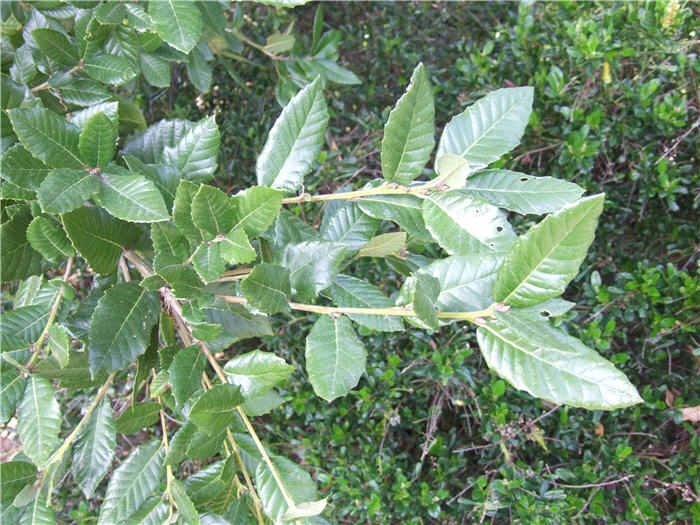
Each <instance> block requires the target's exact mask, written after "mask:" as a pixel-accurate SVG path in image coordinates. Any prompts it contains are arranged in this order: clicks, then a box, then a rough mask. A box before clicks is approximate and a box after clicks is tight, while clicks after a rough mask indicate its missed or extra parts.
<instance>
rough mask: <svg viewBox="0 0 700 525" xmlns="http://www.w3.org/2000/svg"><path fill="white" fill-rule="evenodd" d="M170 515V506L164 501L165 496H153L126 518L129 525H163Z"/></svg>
mask: <svg viewBox="0 0 700 525" xmlns="http://www.w3.org/2000/svg"><path fill="white" fill-rule="evenodd" d="M169 517H170V506H169V505H168V504H167V503H165V502H164V501H163V496H161V495H158V496H151V497H150V498H148V499H147V500H146V501H145V502H144V503H143V504H142V505H141V506H140V507H139V508H138V509H137V510H136V512H134V513H132V514H130V515H129V516H128V518H126V523H128V524H129V525H161V524H162V523H167V522H168V520H169Z"/></svg>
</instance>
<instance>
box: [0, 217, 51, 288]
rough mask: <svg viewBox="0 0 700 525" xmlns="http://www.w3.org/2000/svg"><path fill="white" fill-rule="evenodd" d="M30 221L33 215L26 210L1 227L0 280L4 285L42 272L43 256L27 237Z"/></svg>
mask: <svg viewBox="0 0 700 525" xmlns="http://www.w3.org/2000/svg"><path fill="white" fill-rule="evenodd" d="M30 221H31V215H30V214H29V211H28V210H27V209H26V208H25V209H24V210H22V211H20V212H18V213H15V215H14V216H13V217H12V219H10V220H9V221H7V222H5V223H3V224H2V225H1V226H0V239H2V242H0V277H1V279H0V280H2V282H4V283H5V282H8V281H14V280H15V279H24V278H25V277H29V276H30V275H33V274H36V273H39V271H40V270H41V267H42V257H41V254H40V253H39V252H37V251H34V249H33V248H32V247H31V245H30V244H29V241H28V240H27V236H26V233H27V227H28V226H29V224H30Z"/></svg>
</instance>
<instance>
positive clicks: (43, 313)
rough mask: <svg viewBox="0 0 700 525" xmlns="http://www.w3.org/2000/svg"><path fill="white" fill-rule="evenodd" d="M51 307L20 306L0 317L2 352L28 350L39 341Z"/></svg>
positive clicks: (36, 305) (38, 305)
mask: <svg viewBox="0 0 700 525" xmlns="http://www.w3.org/2000/svg"><path fill="white" fill-rule="evenodd" d="M50 310H51V307H49V306H46V305H41V304H33V305H28V306H21V307H19V308H15V309H13V310H10V311H9V312H7V313H4V314H2V316H0V320H2V323H1V324H0V344H1V345H2V351H3V352H11V351H12V350H19V349H22V348H28V347H29V346H31V345H33V344H34V343H36V342H37V341H38V340H39V337H40V336H41V333H42V332H43V330H44V327H45V326H46V323H47V322H48V320H49V315H50V313H49V311H50Z"/></svg>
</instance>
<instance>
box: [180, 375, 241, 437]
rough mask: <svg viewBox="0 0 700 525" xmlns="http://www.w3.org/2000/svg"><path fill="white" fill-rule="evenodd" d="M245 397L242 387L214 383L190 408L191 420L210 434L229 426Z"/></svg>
mask: <svg viewBox="0 0 700 525" xmlns="http://www.w3.org/2000/svg"><path fill="white" fill-rule="evenodd" d="M243 401H245V399H244V398H243V395H242V394H241V392H240V387H238V386H235V385H230V384H225V385H224V384H220V385H214V386H213V387H211V388H210V389H209V390H207V391H206V392H204V394H202V395H201V396H200V398H199V399H198V400H197V402H196V403H195V404H194V405H192V408H191V409H190V420H191V421H192V422H193V423H194V424H195V425H197V428H199V430H201V431H202V432H204V433H205V434H208V435H210V436H212V435H214V434H218V433H219V432H221V431H222V430H223V429H225V428H226V427H228V426H229V424H230V423H231V422H232V421H233V418H234V417H235V416H236V412H237V411H236V407H237V406H238V405H240V404H241V403H243Z"/></svg>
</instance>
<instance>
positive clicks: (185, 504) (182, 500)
mask: <svg viewBox="0 0 700 525" xmlns="http://www.w3.org/2000/svg"><path fill="white" fill-rule="evenodd" d="M170 492H171V494H172V495H173V502H174V503H175V506H176V507H177V510H178V512H179V513H180V517H181V518H182V519H183V520H184V522H185V523H187V524H188V525H190V524H191V525H200V523H201V522H200V520H199V514H197V509H195V508H194V504H193V503H192V500H190V498H189V496H188V495H187V490H185V485H184V484H183V483H182V481H180V480H179V479H177V478H175V479H171V480H170Z"/></svg>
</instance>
